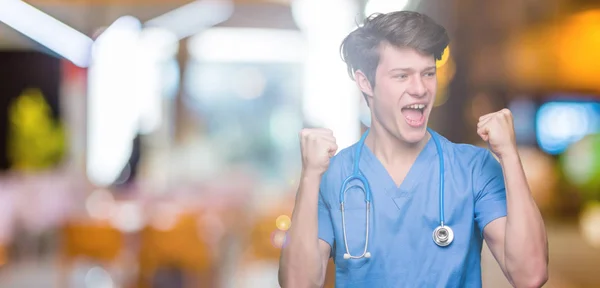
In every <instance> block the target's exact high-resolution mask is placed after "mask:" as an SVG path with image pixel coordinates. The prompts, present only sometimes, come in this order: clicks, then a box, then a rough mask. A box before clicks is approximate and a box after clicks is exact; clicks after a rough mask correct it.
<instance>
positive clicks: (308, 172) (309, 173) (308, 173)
mask: <svg viewBox="0 0 600 288" xmlns="http://www.w3.org/2000/svg"><path fill="white" fill-rule="evenodd" d="M323 173H324V172H321V171H318V170H315V169H310V168H309V169H302V174H301V176H300V179H301V181H321V177H322V176H323Z"/></svg>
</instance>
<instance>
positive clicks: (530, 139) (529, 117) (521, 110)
mask: <svg viewBox="0 0 600 288" xmlns="http://www.w3.org/2000/svg"><path fill="white" fill-rule="evenodd" d="M508 108H509V109H510V111H511V112H512V114H513V118H514V126H515V137H516V140H517V144H519V145H535V144H536V137H535V129H536V127H535V118H536V113H537V104H536V103H535V102H534V101H533V100H531V99H529V98H524V99H518V100H514V101H512V102H511V103H510V104H509V105H508Z"/></svg>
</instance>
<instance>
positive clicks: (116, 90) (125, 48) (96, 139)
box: [87, 16, 141, 186]
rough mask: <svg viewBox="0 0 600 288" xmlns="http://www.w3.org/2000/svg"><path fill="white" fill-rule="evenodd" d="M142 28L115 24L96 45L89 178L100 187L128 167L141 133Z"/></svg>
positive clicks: (125, 21) (130, 21) (124, 20)
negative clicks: (139, 75) (139, 73)
mask: <svg viewBox="0 0 600 288" xmlns="http://www.w3.org/2000/svg"><path fill="white" fill-rule="evenodd" d="M140 31H141V23H140V22H139V21H138V20H137V19H136V18H134V17H131V16H124V17H121V18H119V19H117V20H116V21H115V22H114V23H113V24H112V25H111V26H110V27H108V29H106V30H105V31H104V33H102V34H101V35H100V37H98V39H97V40H96V43H95V44H94V46H93V48H92V57H93V59H92V63H91V66H90V69H89V75H88V79H89V83H88V89H89V91H88V96H89V97H88V107H89V109H88V110H89V112H88V140H87V145H88V147H87V175H88V178H89V179H90V181H92V183H94V184H96V185H99V186H106V185H110V184H112V183H113V182H114V181H115V180H116V179H117V178H118V177H119V174H120V172H121V170H122V169H123V168H124V167H125V165H126V164H127V162H128V160H129V157H130V155H131V151H132V145H133V139H134V137H135V134H136V132H137V129H138V128H139V115H140V112H139V109H140V107H139V105H138V103H137V102H138V101H137V97H136V96H137V95H139V94H140V93H138V91H136V86H135V85H132V79H135V77H137V76H136V73H137V70H136V67H137V66H138V65H137V64H138V62H137V58H136V56H138V55H139V53H138V52H139V34H140Z"/></svg>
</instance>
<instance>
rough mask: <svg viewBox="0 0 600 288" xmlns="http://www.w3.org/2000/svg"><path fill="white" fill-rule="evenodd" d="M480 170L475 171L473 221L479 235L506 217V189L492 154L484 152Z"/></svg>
mask: <svg viewBox="0 0 600 288" xmlns="http://www.w3.org/2000/svg"><path fill="white" fill-rule="evenodd" d="M480 166H481V170H480V171H479V172H477V171H475V175H478V176H477V178H476V179H475V188H476V193H477V194H476V195H475V221H476V222H477V226H478V228H479V231H480V233H481V234H482V235H483V229H484V228H485V226H486V225H487V224H489V223H490V222H492V221H493V220H495V219H498V218H501V217H504V216H506V188H505V187H504V174H503V173H502V166H500V163H499V162H498V160H496V158H494V156H493V155H492V153H491V152H490V151H488V150H485V152H484V154H483V160H482V162H481V165H480Z"/></svg>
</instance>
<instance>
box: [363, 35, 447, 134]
mask: <svg viewBox="0 0 600 288" xmlns="http://www.w3.org/2000/svg"><path fill="white" fill-rule="evenodd" d="M380 49H381V50H380V59H379V65H378V66H377V70H376V73H375V88H374V90H372V93H371V95H372V97H369V102H370V103H369V104H370V109H371V115H372V122H373V124H372V125H380V126H382V127H383V128H384V129H386V130H387V131H388V132H389V133H390V134H392V135H394V136H396V137H397V138H398V139H401V140H404V141H406V142H408V143H417V142H419V141H421V140H422V139H423V138H424V137H425V135H426V132H427V130H426V128H427V122H428V120H429V114H430V112H431V109H432V108H433V103H434V100H435V92H436V90H437V79H436V74H435V72H436V67H435V59H434V57H433V55H424V54H421V53H420V52H418V51H417V50H414V49H411V48H398V47H394V46H392V45H390V44H382V46H381V48H380ZM363 91H364V89H363ZM367 94H369V93H367Z"/></svg>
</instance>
